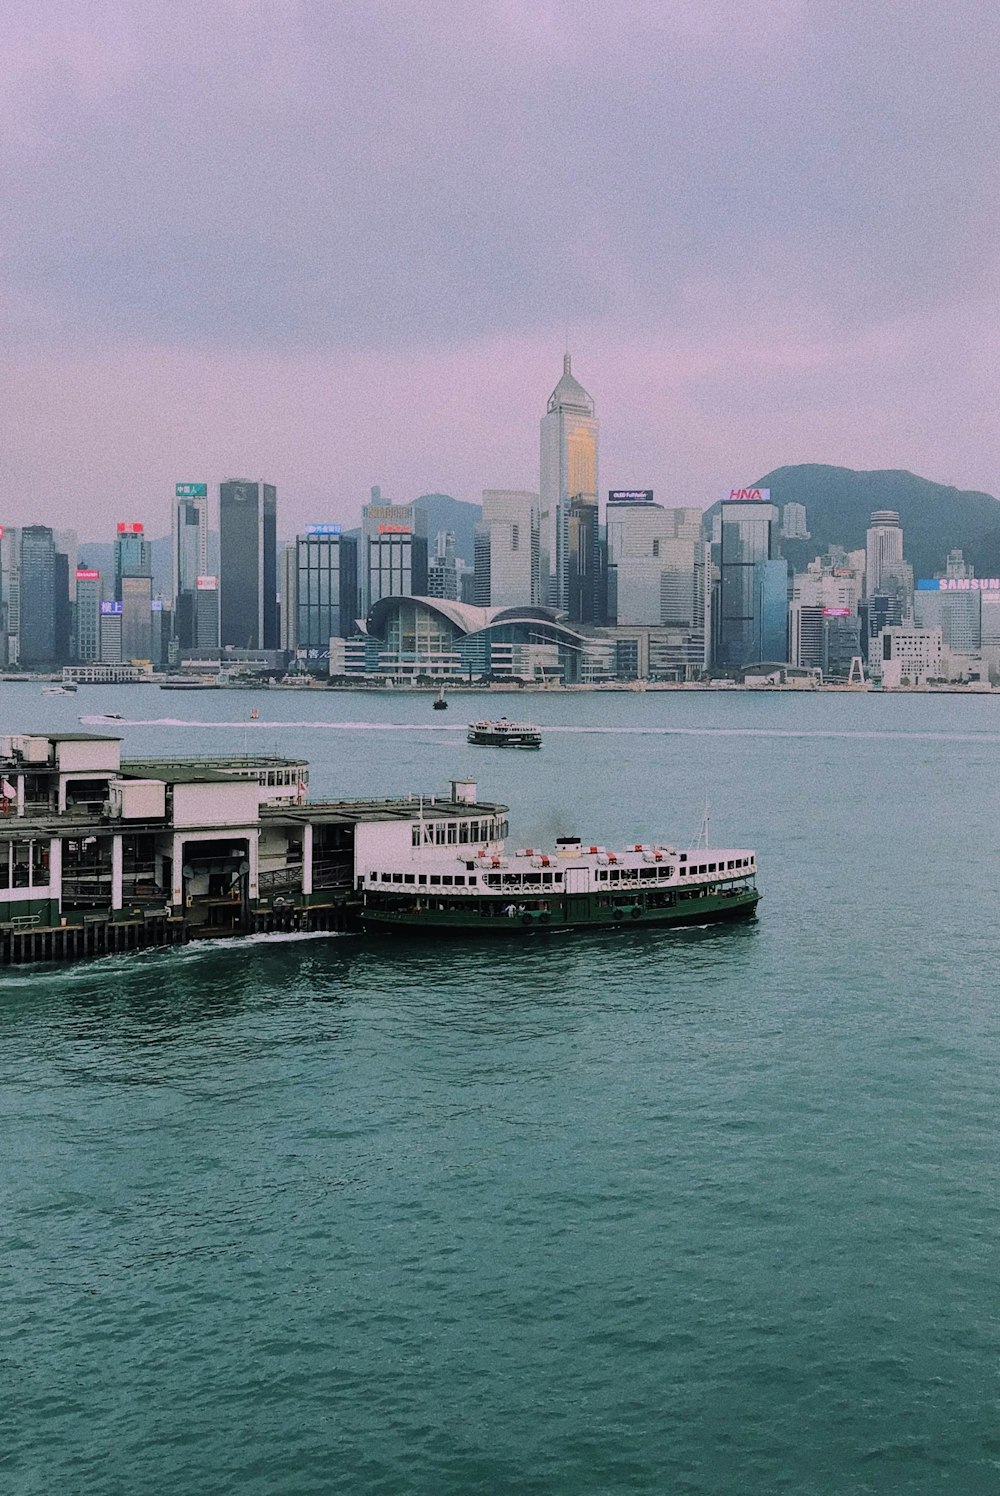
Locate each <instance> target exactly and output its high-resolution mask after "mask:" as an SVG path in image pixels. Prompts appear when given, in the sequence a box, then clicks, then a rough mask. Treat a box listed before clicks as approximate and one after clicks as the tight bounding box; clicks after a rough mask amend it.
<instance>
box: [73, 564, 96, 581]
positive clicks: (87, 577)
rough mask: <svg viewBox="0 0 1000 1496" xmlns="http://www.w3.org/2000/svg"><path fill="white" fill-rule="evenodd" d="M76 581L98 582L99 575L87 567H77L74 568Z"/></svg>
mask: <svg viewBox="0 0 1000 1496" xmlns="http://www.w3.org/2000/svg"><path fill="white" fill-rule="evenodd" d="M76 579H77V581H78V582H99V581H100V580H101V573H100V572H99V571H92V570H91V568H90V567H89V566H78V567H77V568H76Z"/></svg>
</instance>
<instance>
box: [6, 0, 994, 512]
mask: <svg viewBox="0 0 1000 1496" xmlns="http://www.w3.org/2000/svg"><path fill="white" fill-rule="evenodd" d="M998 34H1000V23H998V20H997V10H996V7H995V5H994V4H991V3H988V0H953V3H952V4H950V5H949V6H942V5H940V4H939V3H937V4H931V3H925V0H899V3H895V0H869V3H867V4H864V3H852V0H847V3H841V4H840V5H837V6H831V5H830V4H829V3H822V4H821V3H812V0H743V3H741V4H737V3H731V0H677V3H670V0H662V3H657V4H652V3H646V0H633V3H627V0H626V3H619V4H617V5H613V6H609V5H608V4H607V3H606V0H603V3H600V4H599V3H597V0H534V3H528V0H493V3H481V4H475V3H453V0H420V3H417V0H413V3H410V0H365V3H364V4H357V5H351V6H347V5H338V4H334V3H331V0H259V3H251V0H239V3H237V0H229V3H227V0H170V3H169V4H168V5H163V4H162V0H158V3H155V4H152V3H150V4H147V3H143V0H131V3H126V0H105V3H96V0H89V3H88V0H72V3H69V0H32V3H23V0H7V3H6V5H5V7H4V9H3V15H2V19H0V66H2V68H3V72H4V76H5V78H6V79H7V80H8V85H9V86H8V88H7V90H6V94H5V97H4V101H3V103H2V104H0V128H2V147H0V171H2V195H3V203H4V225H3V256H2V260H0V276H2V292H3V297H2V301H3V335H4V340H5V345H6V358H5V360H4V369H5V372H4V374H3V394H4V399H5V405H6V408H7V411H8V425H7V440H6V442H5V443H4V447H3V450H2V453H0V486H2V494H0V501H2V508H3V513H2V515H0V519H2V520H6V521H7V522H9V523H17V522H26V521H30V520H42V521H51V522H58V523H62V524H69V523H71V522H73V521H75V522H76V523H77V525H78V528H80V529H81V531H82V532H84V533H87V534H92V535H94V536H99V535H100V534H101V532H102V530H103V529H106V527H107V525H108V524H109V523H110V522H111V521H112V520H114V519H116V518H120V517H124V516H128V517H133V516H134V517H137V518H142V519H145V520H146V522H147V524H149V525H150V526H151V527H152V528H153V529H154V530H155V531H157V532H159V531H162V530H163V529H165V528H166V525H167V516H168V513H169V498H170V494H171V493H172V487H173V483H174V481H175V480H177V479H180V480H195V479H204V480H207V481H210V482H212V483H213V484H214V483H217V482H218V481H219V479H220V478H222V477H225V476H228V475H233V474H242V475H246V476H264V477H267V478H268V479H270V480H272V481H274V482H276V483H277V484H278V488H279V505H280V509H281V514H282V528H283V529H284V530H286V531H291V530H292V529H293V528H294V527H295V526H297V525H298V524H300V523H302V522H303V521H305V520H307V519H309V518H342V519H346V520H352V521H353V520H354V519H355V517H356V516H357V513H358V509H359V506H360V504H361V502H362V501H363V499H364V497H365V494H366V492H367V488H368V485H369V484H370V483H373V482H380V483H382V485H383V487H384V489H385V490H386V491H387V492H388V493H389V494H390V495H391V496H392V497H395V498H398V499H401V500H402V499H409V498H412V497H415V496H416V495H417V494H419V493H421V492H424V491H429V490H443V491H446V492H450V493H453V494H455V495H456V496H457V497H460V498H466V499H473V500H478V497H479V491H480V490H481V489H482V488H483V487H484V486H490V487H492V486H506V485H511V486H519V487H520V486H532V487H533V486H536V484H537V462H538V427H537V422H538V418H539V416H540V414H541V413H542V411H543V409H544V402H545V399H546V397H547V395H548V393H549V391H550V389H551V388H552V386H553V385H554V383H555V382H556V379H557V378H558V375H559V372H560V368H561V356H562V351H563V346H564V340H565V338H566V337H567V334H568V337H569V342H570V346H571V348H572V350H573V354H574V372H575V373H576V374H577V375H578V377H579V378H580V379H581V380H582V382H583V383H584V384H585V385H586V386H587V388H588V389H589V390H590V392H591V393H592V394H593V396H594V397H595V399H596V401H597V405H598V413H599V415H600V417H601V421H602V452H601V467H602V486H603V487H609V486H613V485H619V484H620V485H622V486H632V485H640V486H647V485H648V486H653V487H655V488H656V489H657V491H658V497H661V498H662V499H664V500H665V501H667V502H676V503H697V504H709V503H711V502H712V501H713V500H714V499H715V498H716V497H717V496H718V492H719V490H720V489H721V488H723V487H726V488H728V487H729V486H730V484H731V483H733V482H745V481H748V480H749V479H751V478H753V477H756V476H759V475H760V473H762V472H763V471H765V470H766V469H768V468H770V467H772V466H776V465H778V464H780V463H785V462H800V461H825V462H838V463H845V464H847V465H849V466H856V467H878V466H884V467H909V468H912V469H914V470H915V471H919V472H921V473H923V474H925V475H926V476H928V477H933V478H937V479H940V480H942V481H945V482H954V483H958V484H959V485H961V486H968V487H981V488H986V489H987V490H989V491H996V490H997V489H998V488H1000V483H998V476H997V474H998V464H1000V439H998V436H997V417H996V398H995V385H996V373H995V371H996V369H997V367H998V366H1000V358H998V353H1000V349H998V347H997V342H998V339H997V317H996V298H997V290H998V277H997V258H998V249H997V245H998V243H1000V235H998V227H1000V226H998V222H997V216H998V212H997V204H998V194H997V187H998V177H1000V167H998V162H1000V150H998V146H1000V138H998V137H1000V107H998V105H1000V100H998V98H997V92H998V90H997V82H996V80H997V76H998V63H1000V55H998V53H1000V48H998ZM84 514H87V515H88V516H89V518H88V519H87V520H84V519H83V518H82V516H83V515H84Z"/></svg>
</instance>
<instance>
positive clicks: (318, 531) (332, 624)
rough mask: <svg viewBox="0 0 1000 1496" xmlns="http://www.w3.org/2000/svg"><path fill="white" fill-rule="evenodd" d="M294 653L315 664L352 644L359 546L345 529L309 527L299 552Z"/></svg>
mask: <svg viewBox="0 0 1000 1496" xmlns="http://www.w3.org/2000/svg"><path fill="white" fill-rule="evenodd" d="M294 568H295V570H294V586H293V587H292V588H291V591H292V593H293V596H294V607H295V619H294V624H295V628H294V638H293V647H294V648H296V649H298V650H299V652H300V653H301V654H303V655H305V656H306V657H307V658H310V659H318V658H319V657H320V656H321V655H325V654H326V652H327V650H328V649H329V647H330V640H331V639H332V638H347V637H348V636H349V635H350V634H352V633H353V632H354V628H355V623H356V620H357V616H358V543H357V541H356V540H355V539H354V537H353V536H347V535H343V534H341V527H340V525H329V524H322V525H309V526H308V527H307V529H306V533H305V534H304V535H300V536H299V537H298V539H297V540H296V542H295V547H294Z"/></svg>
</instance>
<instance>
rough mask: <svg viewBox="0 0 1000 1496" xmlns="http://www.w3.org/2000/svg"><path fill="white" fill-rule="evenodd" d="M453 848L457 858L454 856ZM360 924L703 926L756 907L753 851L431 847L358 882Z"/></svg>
mask: <svg viewBox="0 0 1000 1496" xmlns="http://www.w3.org/2000/svg"><path fill="white" fill-rule="evenodd" d="M456 854H457V855H456ZM358 891H359V892H360V893H361V895H362V908H361V911H360V912H361V919H362V923H363V924H364V925H365V927H366V928H378V929H388V928H395V929H399V928H401V927H402V928H405V929H407V930H408V931H412V932H414V933H417V932H419V931H425V932H427V933H432V934H446V933H449V932H450V933H453V934H462V933H465V934H474V935H507V934H514V933H529V932H533V931H538V932H540V931H542V930H552V931H555V930H576V929H588V928H599V929H608V928H611V929H614V928H625V927H628V928H632V927H635V926H636V925H708V924H714V923H717V922H720V921H724V920H734V919H742V918H748V917H750V916H752V915H753V914H754V912H755V910H756V908H757V901H758V899H759V898H760V894H759V893H758V890H757V858H756V854H755V853H754V852H752V851H748V850H745V849H738V850H730V849H726V850H710V849H709V848H707V847H698V848H694V849H691V850H689V851H687V852H680V851H678V850H677V849H676V848H674V847H670V846H659V845H647V844H642V843H636V844H634V845H632V846H630V847H627V848H626V849H625V850H624V851H622V852H613V851H609V850H608V849H606V848H605V847H601V846H596V845H587V846H585V845H584V844H583V843H582V842H581V841H580V839H579V838H578V837H568V836H566V837H560V838H559V839H558V840H557V842H556V848H555V851H553V852H543V851H539V850H537V849H535V848H532V847H527V848H522V849H521V850H519V851H516V852H513V853H510V852H507V851H505V849H504V844H503V842H500V841H498V842H492V843H489V844H486V845H484V846H481V847H479V848H478V849H476V850H475V851H472V849H469V850H468V851H466V850H465V849H456V848H446V847H439V846H431V845H428V844H426V843H425V842H424V841H423V840H421V844H420V847H419V850H417V849H416V848H415V849H414V850H413V852H412V855H411V856H410V857H408V858H406V859H405V860H400V861H398V862H393V863H392V864H391V865H387V866H383V867H376V868H369V869H367V870H366V871H365V872H364V874H363V875H362V876H361V877H360V878H359V880H358Z"/></svg>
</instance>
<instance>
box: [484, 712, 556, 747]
mask: <svg viewBox="0 0 1000 1496" xmlns="http://www.w3.org/2000/svg"><path fill="white" fill-rule="evenodd" d="M468 740H469V742H470V743H477V744H478V745H479V746H480V747H482V748H540V747H541V746H542V732H541V728H539V727H536V726H535V725H534V723H533V722H508V721H507V718H506V717H501V718H500V719H499V720H498V721H496V722H489V721H487V720H485V719H484V720H482V721H480V722H470V723H469V734H468Z"/></svg>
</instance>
